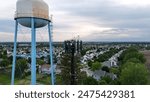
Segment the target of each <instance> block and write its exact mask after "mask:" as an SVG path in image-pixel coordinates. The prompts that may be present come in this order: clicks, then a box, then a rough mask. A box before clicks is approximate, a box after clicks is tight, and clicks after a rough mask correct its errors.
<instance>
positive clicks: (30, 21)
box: [11, 0, 54, 85]
mask: <svg viewBox="0 0 150 102" xmlns="http://www.w3.org/2000/svg"><path fill="white" fill-rule="evenodd" d="M14 19H15V22H16V23H15V36H14V50H13V65H12V76H11V84H12V85H14V79H15V67H16V48H17V32H18V24H20V25H22V26H24V27H28V28H31V84H32V85H36V29H38V28H41V27H45V26H48V34H49V45H50V63H51V81H52V85H54V69H53V68H54V67H53V48H52V31H51V29H52V20H51V19H50V17H49V6H48V5H47V4H46V3H45V2H44V1H43V0H18V1H17V4H16V13H15V18H14Z"/></svg>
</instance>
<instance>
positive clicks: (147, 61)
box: [141, 50, 150, 71]
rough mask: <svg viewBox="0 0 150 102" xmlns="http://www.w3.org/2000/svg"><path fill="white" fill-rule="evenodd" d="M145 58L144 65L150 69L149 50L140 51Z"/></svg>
mask: <svg viewBox="0 0 150 102" xmlns="http://www.w3.org/2000/svg"><path fill="white" fill-rule="evenodd" d="M141 52H142V53H143V54H144V56H145V58H146V63H145V65H146V66H147V67H148V69H149V71H150V50H145V51H141Z"/></svg>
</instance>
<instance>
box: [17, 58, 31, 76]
mask: <svg viewBox="0 0 150 102" xmlns="http://www.w3.org/2000/svg"><path fill="white" fill-rule="evenodd" d="M26 69H28V62H27V60H25V59H19V60H17V63H16V70H15V75H16V77H17V78H23V77H24V76H25V74H26V72H25V70H26Z"/></svg>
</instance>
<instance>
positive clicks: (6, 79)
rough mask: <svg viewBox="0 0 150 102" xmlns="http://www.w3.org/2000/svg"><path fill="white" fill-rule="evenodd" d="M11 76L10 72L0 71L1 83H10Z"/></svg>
mask: <svg viewBox="0 0 150 102" xmlns="http://www.w3.org/2000/svg"><path fill="white" fill-rule="evenodd" d="M10 82H11V77H10V73H5V72H4V73H2V72H0V85H10Z"/></svg>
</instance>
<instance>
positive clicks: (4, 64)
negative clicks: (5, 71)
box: [0, 59, 9, 68]
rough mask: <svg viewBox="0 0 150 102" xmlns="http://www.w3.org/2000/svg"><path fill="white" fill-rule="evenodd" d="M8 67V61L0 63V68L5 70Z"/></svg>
mask: <svg viewBox="0 0 150 102" xmlns="http://www.w3.org/2000/svg"><path fill="white" fill-rule="evenodd" d="M8 65H9V61H8V59H4V60H2V61H1V63H0V66H1V67H3V68H6V67H7V66H8Z"/></svg>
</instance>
